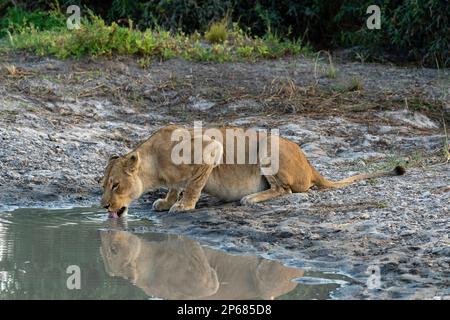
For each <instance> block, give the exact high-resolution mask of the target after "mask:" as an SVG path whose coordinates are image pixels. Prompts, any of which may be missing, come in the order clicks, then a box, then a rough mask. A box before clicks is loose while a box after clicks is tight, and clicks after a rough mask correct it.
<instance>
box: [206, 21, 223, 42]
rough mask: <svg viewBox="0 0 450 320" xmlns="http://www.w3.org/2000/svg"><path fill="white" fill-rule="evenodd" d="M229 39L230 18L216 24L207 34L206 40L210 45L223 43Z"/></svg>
mask: <svg viewBox="0 0 450 320" xmlns="http://www.w3.org/2000/svg"><path fill="white" fill-rule="evenodd" d="M227 37H228V18H226V17H225V18H223V19H222V20H220V21H217V22H214V23H213V24H211V26H210V27H209V29H208V31H206V32H205V39H206V40H208V42H210V43H222V42H224V41H225V40H226V39H227Z"/></svg>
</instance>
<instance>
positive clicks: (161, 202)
mask: <svg viewBox="0 0 450 320" xmlns="http://www.w3.org/2000/svg"><path fill="white" fill-rule="evenodd" d="M169 209H170V204H169V203H168V202H167V201H166V199H158V200H156V201H155V202H153V210H155V211H167V210H169Z"/></svg>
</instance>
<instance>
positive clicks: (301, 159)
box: [102, 125, 404, 212]
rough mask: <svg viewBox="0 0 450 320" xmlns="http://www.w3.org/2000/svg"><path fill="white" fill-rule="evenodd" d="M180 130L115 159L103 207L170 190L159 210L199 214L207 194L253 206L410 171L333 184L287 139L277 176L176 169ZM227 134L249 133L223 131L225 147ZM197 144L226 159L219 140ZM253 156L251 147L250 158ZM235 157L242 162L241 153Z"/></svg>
mask: <svg viewBox="0 0 450 320" xmlns="http://www.w3.org/2000/svg"><path fill="white" fill-rule="evenodd" d="M177 128H179V127H177V126H174V125H173V126H168V127H165V128H162V129H160V130H158V131H156V132H155V133H154V134H153V135H152V136H151V137H150V138H149V139H147V140H146V141H145V142H143V143H141V144H140V145H138V146H137V147H136V149H134V150H133V151H131V152H130V153H128V154H126V155H124V156H122V157H113V158H111V159H110V161H109V163H108V166H107V168H106V170H105V175H104V178H103V188H104V194H103V198H102V205H103V206H105V207H107V208H108V210H109V211H117V210H119V209H121V208H126V207H128V205H129V204H130V203H131V202H132V201H133V200H135V199H137V198H138V197H140V195H141V194H142V193H143V192H146V191H149V190H155V189H157V188H160V187H165V188H168V189H169V192H168V193H167V196H166V197H165V198H163V199H158V200H157V201H155V202H154V204H153V208H154V209H155V210H158V211H164V210H170V211H171V212H179V211H185V210H191V209H194V208H195V205H196V203H197V201H198V199H199V197H200V194H201V192H206V193H208V194H210V195H213V196H215V197H217V198H220V199H222V200H225V201H235V200H241V203H243V204H251V203H257V202H261V201H266V200H269V199H272V198H274V197H278V196H281V195H283V194H287V193H292V192H294V193H295V192H306V191H308V190H309V189H310V188H311V187H313V186H316V187H318V188H320V189H328V188H340V187H344V186H347V185H349V184H351V183H354V182H356V181H359V180H363V179H370V178H377V177H386V176H395V175H401V174H403V173H404V168H402V167H397V168H395V169H394V170H390V171H379V172H374V173H368V174H359V175H356V176H352V177H349V178H346V179H343V180H340V181H336V182H333V181H330V180H327V179H326V178H324V177H323V176H322V175H321V174H320V173H319V172H317V170H316V169H314V167H313V166H312V165H311V164H310V163H309V162H308V160H307V159H306V157H305V154H304V153H303V151H302V150H301V149H300V147H299V146H298V145H297V144H295V143H294V142H292V141H290V140H287V139H285V138H282V137H280V138H279V170H278V172H277V173H276V174H275V175H270V176H267V175H261V166H260V163H259V162H258V163H256V164H217V163H216V162H215V163H211V162H210V163H201V164H180V165H176V164H174V163H173V162H172V158H171V154H172V150H173V148H174V146H175V145H176V144H177V143H178V141H171V136H172V133H173V131H174V130H176V129H177ZM226 129H233V130H236V132H237V134H238V135H240V134H244V130H243V129H239V128H220V129H219V130H220V131H221V132H222V135H223V137H224V141H222V145H226V134H225V130H226ZM191 130H192V129H191ZM191 132H192V131H191ZM195 139H202V141H201V143H202V145H203V147H204V148H205V147H207V146H210V147H211V146H212V148H211V150H213V151H214V152H215V153H214V152H213V153H214V154H212V157H218V156H222V157H223V159H225V158H226V148H223V149H221V150H219V148H217V150H216V149H215V145H211V144H214V143H216V141H215V140H213V139H209V137H206V138H204V137H203V138H199V137H195V136H194V135H193V134H192V140H193V141H192V142H193V143H192V145H194V140H195ZM221 152H223V154H222V153H221ZM248 153H249V149H248V146H247V148H246V155H248ZM192 154H194V152H192ZM234 154H235V157H236V156H237V155H236V152H235V153H234Z"/></svg>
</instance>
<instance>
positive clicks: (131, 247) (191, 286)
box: [100, 231, 303, 299]
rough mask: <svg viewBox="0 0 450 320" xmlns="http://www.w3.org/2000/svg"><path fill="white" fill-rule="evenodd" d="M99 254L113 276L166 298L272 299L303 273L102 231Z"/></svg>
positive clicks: (181, 240) (173, 241)
mask: <svg viewBox="0 0 450 320" xmlns="http://www.w3.org/2000/svg"><path fill="white" fill-rule="evenodd" d="M100 235H101V240H102V246H101V248H100V252H101V255H102V257H103V261H104V264H105V269H106V271H107V272H108V273H109V274H110V275H111V276H119V277H122V278H125V279H128V280H130V281H131V282H133V283H134V284H136V285H137V286H138V287H139V288H141V289H142V290H144V292H145V293H146V294H147V295H150V296H155V297H160V298H166V299H254V298H259V297H261V298H264V299H273V298H276V297H278V296H280V295H282V294H285V293H287V292H289V291H291V290H293V289H294V288H295V287H296V285H297V284H296V283H295V282H292V281H290V280H291V279H293V278H299V277H302V276H303V271H302V270H299V269H293V268H288V267H285V266H283V265H282V264H280V263H278V262H275V261H270V260H265V259H261V258H257V257H250V256H237V255H236V256H235V255H230V254H226V253H224V252H220V251H216V250H212V249H209V248H203V247H201V246H200V245H199V244H198V243H197V242H195V241H193V240H190V239H188V238H185V237H181V236H171V235H157V234H155V235H152V237H151V238H149V239H146V240H144V239H141V238H140V237H138V236H136V235H134V234H132V233H130V232H126V231H102V232H101V233H100Z"/></svg>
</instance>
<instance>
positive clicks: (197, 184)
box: [169, 165, 213, 212]
mask: <svg viewBox="0 0 450 320" xmlns="http://www.w3.org/2000/svg"><path fill="white" fill-rule="evenodd" d="M212 169H213V166H210V165H202V166H200V167H198V170H196V171H195V175H194V177H193V178H192V179H191V180H190V181H189V182H188V184H187V186H186V188H185V190H184V191H183V196H182V198H181V199H180V200H179V201H177V202H176V203H175V204H174V205H173V206H172V207H171V208H170V210H169V212H182V211H187V210H193V209H195V205H196V204H197V201H198V199H199V198H200V194H201V193H202V189H203V187H204V186H205V184H206V181H207V180H208V177H209V175H210V174H211V171H212Z"/></svg>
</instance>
